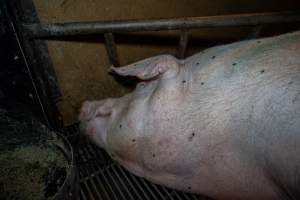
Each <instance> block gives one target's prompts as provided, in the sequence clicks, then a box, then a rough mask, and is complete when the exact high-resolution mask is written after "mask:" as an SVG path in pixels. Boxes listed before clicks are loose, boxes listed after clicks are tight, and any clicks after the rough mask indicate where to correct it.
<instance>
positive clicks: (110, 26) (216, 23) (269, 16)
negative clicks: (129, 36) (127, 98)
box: [23, 12, 300, 37]
mask: <svg viewBox="0 0 300 200" xmlns="http://www.w3.org/2000/svg"><path fill="white" fill-rule="evenodd" d="M299 21H300V13H299V12H273V13H250V14H238V15H220V16H209V17H187V18H171V19H158V20H119V21H98V22H97V21H96V22H70V23H56V24H38V23H33V24H24V25H23V26H24V28H25V29H26V31H27V33H28V34H30V35H31V37H53V36H69V35H90V34H103V33H108V32H109V33H119V32H136V31H159V30H175V29H191V28H200V27H228V26H249V25H259V24H273V23H288V22H299Z"/></svg>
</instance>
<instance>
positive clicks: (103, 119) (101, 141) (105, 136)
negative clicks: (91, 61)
mask: <svg viewBox="0 0 300 200" xmlns="http://www.w3.org/2000/svg"><path fill="white" fill-rule="evenodd" d="M181 65H182V64H181V62H180V61H179V60H177V59H176V58H174V57H173V56H170V55H161V56H156V57H151V58H148V59H145V60H142V61H139V62H137V63H134V64H131V65H127V66H125V67H120V68H114V67H112V68H111V70H112V71H113V72H115V73H117V74H118V75H121V76H134V77H137V78H138V79H140V80H141V82H140V83H139V84H138V85H137V87H136V89H135V90H134V91H133V92H132V93H130V94H127V95H125V96H123V97H121V98H114V99H112V98H109V99H104V100H101V101H92V102H85V103H84V104H83V106H82V108H81V113H80V115H79V120H80V122H81V131H82V132H84V133H85V134H86V135H88V136H89V137H90V138H91V139H92V141H94V142H95V143H96V144H98V145H99V146H100V147H102V148H104V149H106V150H108V151H109V150H112V149H111V148H113V147H111V146H112V145H110V144H111V143H114V145H113V146H114V147H116V146H117V147H118V148H126V144H128V143H130V142H131V141H133V142H134V141H135V140H137V139H138V138H139V136H140V134H142V133H145V132H146V129H152V130H151V131H158V130H157V129H158V125H155V124H156V123H157V122H158V121H159V120H167V118H170V116H169V115H172V112H171V111H170V110H172V109H173V108H170V106H173V107H174V106H175V107H176V108H178V106H179V105H180V98H182V97H183V96H184V95H182V89H184V86H183V85H184V84H186V82H187V81H186V80H185V79H188V78H187V77H186V76H188V75H187V74H186V72H184V70H182V69H183V68H182V67H181ZM178 79H180V80H178ZM176 102H178V105H176ZM176 108H175V109H176ZM123 151H124V149H123Z"/></svg>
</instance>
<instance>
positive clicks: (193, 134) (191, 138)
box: [188, 132, 195, 142]
mask: <svg viewBox="0 0 300 200" xmlns="http://www.w3.org/2000/svg"><path fill="white" fill-rule="evenodd" d="M194 137H195V133H194V132H193V133H192V134H191V135H190V136H189V138H188V140H189V142H191V141H192V140H193V138H194Z"/></svg>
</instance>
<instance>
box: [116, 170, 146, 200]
mask: <svg viewBox="0 0 300 200" xmlns="http://www.w3.org/2000/svg"><path fill="white" fill-rule="evenodd" d="M116 169H117V170H118V171H119V172H121V173H120V174H122V176H123V177H124V178H125V180H126V181H127V183H128V184H129V186H130V187H131V189H132V190H133V191H134V193H135V195H136V196H137V197H138V198H139V199H143V198H142V197H141V195H140V193H139V192H138V190H137V189H136V187H135V186H134V185H133V184H132V182H131V180H129V178H128V177H127V174H126V173H125V172H124V170H123V169H122V168H121V167H120V166H119V165H116Z"/></svg>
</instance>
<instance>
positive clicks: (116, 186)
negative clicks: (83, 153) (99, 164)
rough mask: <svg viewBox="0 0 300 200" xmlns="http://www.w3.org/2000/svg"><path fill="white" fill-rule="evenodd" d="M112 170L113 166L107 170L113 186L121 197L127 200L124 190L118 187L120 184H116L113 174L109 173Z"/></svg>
mask: <svg viewBox="0 0 300 200" xmlns="http://www.w3.org/2000/svg"><path fill="white" fill-rule="evenodd" d="M110 168H111V166H110V167H108V168H107V169H106V171H107V174H108V176H109V178H110V179H111V180H112V184H113V185H114V186H115V187H114V188H116V189H117V190H118V192H119V193H120V195H121V197H122V198H123V199H124V200H126V199H127V198H126V197H125V196H124V194H123V192H122V190H121V189H120V187H119V186H118V184H117V183H116V181H115V180H114V178H113V177H112V175H111V173H110V172H109V171H108V170H109V169H110Z"/></svg>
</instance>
